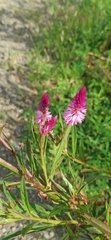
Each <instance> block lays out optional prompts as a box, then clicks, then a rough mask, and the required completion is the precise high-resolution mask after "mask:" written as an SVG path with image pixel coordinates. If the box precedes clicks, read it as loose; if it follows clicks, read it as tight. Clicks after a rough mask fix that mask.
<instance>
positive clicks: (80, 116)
mask: <svg viewBox="0 0 111 240" xmlns="http://www.w3.org/2000/svg"><path fill="white" fill-rule="evenodd" d="M86 111H87V109H86V87H82V88H81V89H80V91H79V92H78V93H77V94H76V96H75V97H74V98H73V100H72V102H71V103H70V105H69V106H68V107H67V109H66V111H65V112H64V114H63V117H64V120H65V122H66V124H68V125H76V124H77V123H82V121H83V120H84V118H85V113H86Z"/></svg>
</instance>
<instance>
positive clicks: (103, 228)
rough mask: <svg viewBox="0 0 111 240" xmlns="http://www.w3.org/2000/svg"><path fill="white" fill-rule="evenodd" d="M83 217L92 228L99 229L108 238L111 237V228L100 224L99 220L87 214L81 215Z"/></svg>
mask: <svg viewBox="0 0 111 240" xmlns="http://www.w3.org/2000/svg"><path fill="white" fill-rule="evenodd" d="M83 217H84V218H85V219H86V220H87V221H88V222H89V223H90V224H91V225H93V226H94V227H96V228H97V229H99V230H100V231H101V232H102V233H104V234H106V235H108V236H109V237H111V228H110V227H109V226H108V225H106V224H105V223H103V222H101V221H100V220H98V219H96V218H94V217H91V216H89V215H87V214H85V213H84V214H83Z"/></svg>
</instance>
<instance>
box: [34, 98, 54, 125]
mask: <svg viewBox="0 0 111 240" xmlns="http://www.w3.org/2000/svg"><path fill="white" fill-rule="evenodd" d="M49 104H50V100H49V97H48V94H47V93H45V94H44V95H43V97H42V98H41V101H40V103H39V106H38V109H37V113H36V122H37V123H38V124H41V125H43V124H44V122H45V121H46V120H48V121H49V120H50V119H51V118H52V115H51V113H50V112H49V110H48V106H49Z"/></svg>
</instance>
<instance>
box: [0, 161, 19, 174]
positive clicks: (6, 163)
mask: <svg viewBox="0 0 111 240" xmlns="http://www.w3.org/2000/svg"><path fill="white" fill-rule="evenodd" d="M0 165H2V166H3V167H5V168H7V169H9V170H10V171H11V172H13V173H15V174H17V175H20V172H19V170H18V169H17V168H16V167H14V166H13V165H12V164H10V163H8V162H6V161H5V160H4V159H2V158H0Z"/></svg>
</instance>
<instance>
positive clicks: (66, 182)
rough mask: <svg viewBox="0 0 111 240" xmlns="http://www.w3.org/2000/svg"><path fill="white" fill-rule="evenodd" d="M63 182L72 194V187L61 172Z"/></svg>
mask: <svg viewBox="0 0 111 240" xmlns="http://www.w3.org/2000/svg"><path fill="white" fill-rule="evenodd" d="M61 174H62V178H63V181H64V182H65V184H66V186H68V188H69V192H70V193H71V194H74V188H73V185H72V184H71V183H70V182H69V181H68V179H67V178H66V177H65V176H64V174H63V172H61Z"/></svg>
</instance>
